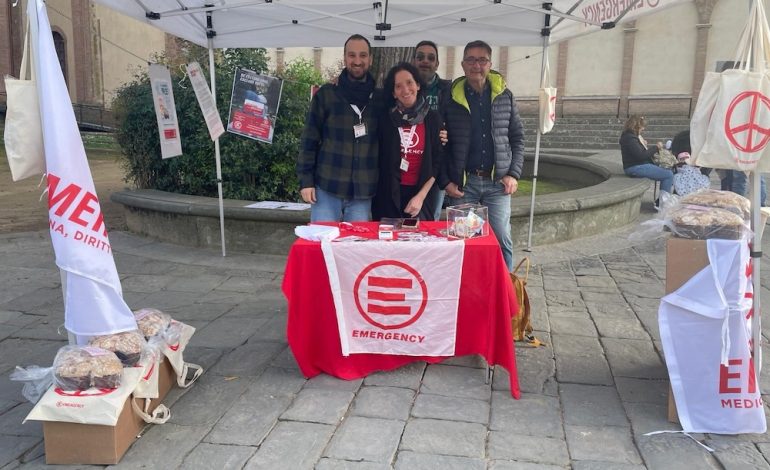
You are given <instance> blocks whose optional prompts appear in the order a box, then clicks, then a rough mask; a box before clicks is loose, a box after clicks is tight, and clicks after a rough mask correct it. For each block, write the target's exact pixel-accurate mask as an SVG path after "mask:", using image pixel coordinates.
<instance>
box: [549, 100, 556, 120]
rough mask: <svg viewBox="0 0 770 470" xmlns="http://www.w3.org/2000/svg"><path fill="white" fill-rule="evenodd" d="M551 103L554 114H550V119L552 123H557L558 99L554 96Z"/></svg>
mask: <svg viewBox="0 0 770 470" xmlns="http://www.w3.org/2000/svg"><path fill="white" fill-rule="evenodd" d="M549 101H550V102H551V106H552V107H553V112H551V113H550V114H548V119H550V120H551V122H556V97H555V96H552V97H551V99H550V100H549Z"/></svg>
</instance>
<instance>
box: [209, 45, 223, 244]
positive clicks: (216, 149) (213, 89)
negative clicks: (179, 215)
mask: <svg viewBox="0 0 770 470" xmlns="http://www.w3.org/2000/svg"><path fill="white" fill-rule="evenodd" d="M208 42H209V74H210V75H211V96H212V98H213V99H214V105H215V106H216V104H217V81H216V70H215V69H214V40H213V39H212V38H209V41H208ZM214 156H215V158H216V164H217V192H218V193H219V236H220V238H221V240H222V256H227V249H226V248H225V210H224V199H223V197H222V159H221V157H220V155H219V138H217V139H216V140H214Z"/></svg>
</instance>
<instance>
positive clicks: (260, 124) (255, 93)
mask: <svg viewBox="0 0 770 470" xmlns="http://www.w3.org/2000/svg"><path fill="white" fill-rule="evenodd" d="M282 89H283V80H281V79H280V78H275V77H268V76H265V75H260V74H258V73H256V72H253V71H251V70H247V69H242V68H240V67H239V68H236V69H235V77H234V78H233V93H232V96H231V98H230V119H229V121H228V123H227V131H228V132H232V133H233V134H238V135H242V136H244V137H248V138H250V139H256V140H259V141H261V142H267V143H268V144H271V143H273V132H274V131H275V118H276V116H277V115H278V105H279V104H280V102H281V90H282Z"/></svg>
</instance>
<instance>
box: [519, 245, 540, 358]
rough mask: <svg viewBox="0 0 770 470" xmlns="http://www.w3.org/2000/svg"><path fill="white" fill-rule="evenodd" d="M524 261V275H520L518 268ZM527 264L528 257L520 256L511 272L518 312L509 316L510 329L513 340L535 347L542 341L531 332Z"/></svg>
mask: <svg viewBox="0 0 770 470" xmlns="http://www.w3.org/2000/svg"><path fill="white" fill-rule="evenodd" d="M525 263H526V269H525V270H524V276H523V277H520V276H519V275H518V272H519V269H520V268H521V266H522V265H523V264H525ZM529 265H530V264H529V258H526V257H525V258H522V260H521V261H519V264H517V265H516V267H515V268H514V269H513V272H512V273H511V282H512V283H513V289H514V291H515V292H516V301H517V303H518V304H519V313H518V314H517V315H516V316H515V317H513V318H511V329H512V331H513V340H514V341H522V342H524V343H525V344H526V345H528V346H533V347H537V346H541V345H543V343H542V342H541V341H540V340H539V339H537V338H535V336H534V335H533V334H532V330H533V329H532V317H531V315H532V309H531V307H530V304H529V295H528V294H527V279H529Z"/></svg>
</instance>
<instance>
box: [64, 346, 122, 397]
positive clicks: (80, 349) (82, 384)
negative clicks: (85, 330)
mask: <svg viewBox="0 0 770 470" xmlns="http://www.w3.org/2000/svg"><path fill="white" fill-rule="evenodd" d="M53 374H54V383H55V384H56V386H57V387H59V388H61V389H62V390H70V391H75V390H88V389H89V388H99V389H110V388H118V387H120V384H121V378H122V375H123V364H122V363H121V362H120V359H118V357H117V356H116V355H115V354H114V353H113V352H111V351H107V350H105V349H102V348H97V347H89V346H64V347H63V348H61V349H59V352H58V353H57V354H56V358H55V359H54V361H53Z"/></svg>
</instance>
